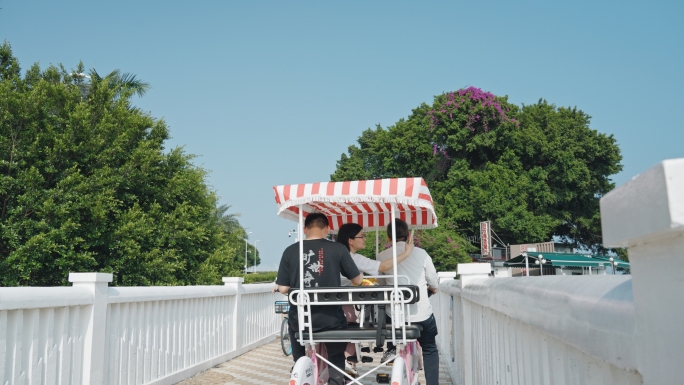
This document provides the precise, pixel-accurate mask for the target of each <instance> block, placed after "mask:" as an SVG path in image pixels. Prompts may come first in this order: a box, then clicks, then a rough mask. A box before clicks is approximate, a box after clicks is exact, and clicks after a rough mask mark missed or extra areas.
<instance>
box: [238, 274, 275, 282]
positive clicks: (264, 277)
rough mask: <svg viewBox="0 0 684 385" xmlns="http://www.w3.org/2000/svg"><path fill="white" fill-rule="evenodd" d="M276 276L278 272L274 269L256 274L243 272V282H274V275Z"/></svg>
mask: <svg viewBox="0 0 684 385" xmlns="http://www.w3.org/2000/svg"><path fill="white" fill-rule="evenodd" d="M277 276H278V272H276V271H268V272H264V273H256V274H245V275H244V278H245V282H244V283H269V282H275V279H276V277H277Z"/></svg>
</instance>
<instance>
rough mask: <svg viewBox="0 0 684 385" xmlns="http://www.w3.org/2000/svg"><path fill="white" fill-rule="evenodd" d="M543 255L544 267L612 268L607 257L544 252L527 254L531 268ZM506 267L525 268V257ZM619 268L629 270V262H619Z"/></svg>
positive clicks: (512, 261)
mask: <svg viewBox="0 0 684 385" xmlns="http://www.w3.org/2000/svg"><path fill="white" fill-rule="evenodd" d="M539 255H542V256H543V257H544V259H546V263H545V264H544V266H549V265H551V266H558V267H607V266H610V261H609V260H608V257H606V256H603V255H601V256H599V255H589V254H566V253H542V252H534V251H529V252H527V256H528V257H527V263H528V265H529V267H537V266H539V265H536V264H535V262H536V261H537V259H538V258H539ZM504 266H508V267H525V257H523V256H522V255H519V256H517V257H515V258H511V259H509V260H508V261H506V262H504ZM617 267H618V268H623V269H629V262H625V261H620V260H618V261H617Z"/></svg>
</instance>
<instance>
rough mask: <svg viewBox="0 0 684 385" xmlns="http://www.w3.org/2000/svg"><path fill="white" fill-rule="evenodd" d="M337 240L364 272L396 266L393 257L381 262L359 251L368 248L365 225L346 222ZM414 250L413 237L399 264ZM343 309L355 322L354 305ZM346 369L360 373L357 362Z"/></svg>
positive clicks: (349, 354)
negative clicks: (357, 369) (364, 231)
mask: <svg viewBox="0 0 684 385" xmlns="http://www.w3.org/2000/svg"><path fill="white" fill-rule="evenodd" d="M335 241H337V242H339V243H341V244H343V245H345V246H346V247H347V249H348V250H349V252H350V253H351V257H352V260H354V264H356V267H358V268H359V271H361V272H362V273H365V274H368V275H370V276H378V275H380V274H379V273H380V272H383V271H390V270H392V268H393V267H394V262H393V261H392V259H391V258H390V259H389V260H385V261H382V262H380V261H376V260H375V259H370V258H368V257H365V256H363V255H361V254H358V253H357V251H359V250H363V249H365V248H366V235H365V234H364V233H363V226H361V225H359V224H357V223H346V224H344V225H342V226H341V227H340V230H339V231H338V232H337V236H336V237H335ZM412 251H413V240H412V239H411V240H409V242H406V250H405V251H404V252H403V253H402V254H401V255H397V264H400V263H401V262H402V261H404V260H405V259H406V258H408V257H409V256H410V255H411V252H412ZM340 281H341V283H342V286H351V285H352V284H351V281H350V280H348V279H347V278H345V277H344V276H340ZM342 310H344V315H345V317H346V318H347V322H349V323H355V322H356V321H357V319H356V312H355V311H354V306H353V305H343V306H342ZM344 355H345V356H346V357H347V358H349V357H353V356H356V348H355V346H354V344H352V343H350V344H348V345H347V349H346V350H345V352H344ZM345 370H346V371H347V373H349V374H350V375H352V376H354V377H357V376H358V375H359V373H358V372H357V371H356V364H355V363H349V362H348V361H347V362H346V364H345Z"/></svg>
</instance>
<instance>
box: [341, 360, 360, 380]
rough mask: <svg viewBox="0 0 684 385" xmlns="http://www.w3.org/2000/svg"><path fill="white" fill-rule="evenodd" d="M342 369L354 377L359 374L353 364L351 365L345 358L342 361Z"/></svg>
mask: <svg viewBox="0 0 684 385" xmlns="http://www.w3.org/2000/svg"><path fill="white" fill-rule="evenodd" d="M344 371H345V372H346V373H347V374H348V375H350V376H352V377H354V378H356V377H358V376H359V372H358V371H357V370H356V368H355V367H354V365H352V364H351V363H350V362H349V361H346V360H345V361H344Z"/></svg>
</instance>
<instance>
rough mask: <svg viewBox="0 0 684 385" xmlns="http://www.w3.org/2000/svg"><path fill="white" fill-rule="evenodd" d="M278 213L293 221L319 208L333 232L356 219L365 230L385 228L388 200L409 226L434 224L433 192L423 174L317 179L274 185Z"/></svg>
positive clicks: (414, 227) (435, 219) (430, 225)
mask: <svg viewBox="0 0 684 385" xmlns="http://www.w3.org/2000/svg"><path fill="white" fill-rule="evenodd" d="M273 191H274V192H275V200H276V203H277V204H278V215H279V216H281V217H283V218H287V219H290V220H293V221H295V222H296V221H298V220H299V205H302V209H303V213H302V215H303V216H304V217H306V216H307V215H309V213H315V212H321V213H324V214H325V215H327V216H328V221H329V222H330V230H331V231H332V232H333V233H336V232H337V231H338V230H339V228H340V226H342V225H343V224H345V223H358V224H359V225H361V226H363V227H364V229H366V230H374V229H384V228H385V226H387V224H389V223H390V218H391V204H392V203H395V204H396V210H397V211H396V213H395V215H396V216H397V218H401V219H403V220H404V221H406V222H407V223H408V225H409V228H412V229H431V228H434V227H437V216H436V215H435V209H434V206H433V204H432V196H430V190H428V187H427V184H425V181H424V180H423V178H393V179H376V180H359V181H352V182H320V183H306V184H292V185H282V186H275V187H273Z"/></svg>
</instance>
